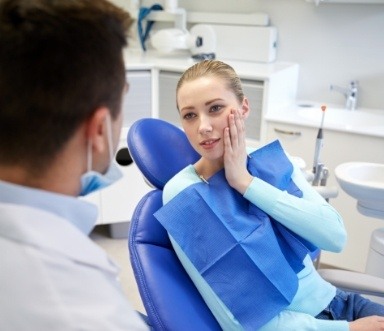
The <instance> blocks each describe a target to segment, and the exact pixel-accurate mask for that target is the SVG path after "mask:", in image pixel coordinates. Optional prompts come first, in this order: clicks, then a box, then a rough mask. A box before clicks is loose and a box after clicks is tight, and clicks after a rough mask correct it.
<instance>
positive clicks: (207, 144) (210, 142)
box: [200, 138, 220, 149]
mask: <svg viewBox="0 0 384 331" xmlns="http://www.w3.org/2000/svg"><path fill="white" fill-rule="evenodd" d="M219 140H220V138H217V139H206V140H203V141H202V142H200V146H201V147H203V148H204V149H211V148H213V147H215V146H216V144H217V142H218V141H219Z"/></svg>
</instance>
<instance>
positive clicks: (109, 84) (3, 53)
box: [0, 0, 148, 331]
mask: <svg viewBox="0 0 384 331" xmlns="http://www.w3.org/2000/svg"><path fill="white" fill-rule="evenodd" d="M131 24H132V19H131V17H130V16H129V14H128V13H126V12H124V11H122V10H120V9H118V8H117V7H115V6H113V5H112V4H110V3H109V2H107V1H106V0H0V251H1V255H0V293H1V295H0V330H16V331H22V330H39V331H42V330H66V331H67V330H75V329H76V330H114V331H116V330H129V331H131V330H147V329H148V326H147V325H146V324H145V323H143V321H142V319H141V318H140V317H139V315H138V314H137V313H136V312H135V311H134V310H133V309H132V308H131V306H130V304H129V303H128V302H127V300H126V298H125V297H124V294H123V292H122V290H121V287H120V284H119V282H118V280H117V268H116V266H115V265H114V264H113V263H112V262H111V261H110V260H109V259H108V257H107V256H106V254H105V252H104V251H102V250H101V249H100V248H99V247H98V246H97V245H96V244H94V243H93V242H92V241H91V240H90V239H89V238H88V234H89V232H90V231H91V230H92V228H93V227H94V225H95V221H96V214H97V210H96V207H95V206H93V205H91V204H89V203H87V202H84V201H82V200H81V199H78V196H80V195H85V194H87V193H89V192H90V191H92V190H95V189H100V188H101V187H103V186H106V185H108V184H110V183H112V182H113V181H114V180H116V178H118V175H119V174H118V173H117V172H116V168H114V165H113V163H112V158H113V155H114V152H115V149H116V146H117V142H118V138H119V134H120V129H121V123H122V114H121V105H122V98H123V94H124V92H125V90H126V82H125V70H124V62H123V57H122V50H123V48H124V47H125V46H126V33H127V31H128V28H129V27H130V26H131Z"/></svg>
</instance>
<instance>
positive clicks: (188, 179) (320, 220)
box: [163, 165, 349, 331]
mask: <svg viewBox="0 0 384 331" xmlns="http://www.w3.org/2000/svg"><path fill="white" fill-rule="evenodd" d="M292 180H293V181H294V183H295V184H296V185H297V186H298V187H299V188H300V190H301V191H302V192H303V197H302V198H298V197H295V196H293V195H290V194H288V193H287V192H285V191H281V190H279V189H277V188H275V187H274V186H272V185H270V184H268V183H266V182H264V181H262V180H261V179H259V178H256V177H255V178H253V180H252V182H251V183H250V185H249V187H248V188H247V190H246V192H245V194H244V198H246V199H247V200H249V201H250V202H251V203H253V204H255V205H256V206H257V207H259V208H260V209H262V210H264V211H265V212H266V213H267V214H269V215H270V216H271V217H273V218H274V219H275V220H276V221H278V222H280V223H281V224H283V225H284V226H286V227H287V228H289V229H291V230H292V231H294V232H295V233H297V234H298V235H300V236H302V237H303V238H305V239H307V240H308V241H310V242H312V243H313V244H314V245H316V246H317V247H319V248H320V249H322V250H327V251H332V252H339V251H341V249H342V248H343V247H344V244H345V241H346V232H345V228H344V225H343V220H342V218H341V216H340V215H339V214H338V213H337V211H336V210H335V209H334V208H333V207H332V206H331V205H329V204H328V203H327V202H326V201H325V200H324V199H323V197H321V196H320V195H319V194H318V193H317V192H316V191H315V190H314V189H313V187H312V186H311V185H310V184H309V183H308V182H307V180H306V179H305V178H304V176H303V174H302V172H301V170H300V169H299V168H298V167H297V166H295V165H294V170H293V173H292ZM199 181H201V179H200V178H199V176H198V175H197V174H196V172H195V169H194V167H193V166H192V165H189V166H187V167H186V168H184V169H183V170H182V171H180V172H179V173H178V174H177V175H176V176H175V177H173V178H172V179H171V180H170V181H169V182H168V183H167V184H166V186H165V187H164V192H163V203H164V204H166V203H167V202H168V201H170V200H171V199H172V198H173V197H174V196H176V195H177V194H178V193H179V192H181V191H182V190H184V189H185V188H187V187H188V186H190V185H192V184H194V183H197V182H199ZM170 239H171V242H172V245H173V247H174V249H175V252H176V254H177V256H178V258H179V259H180V262H181V263H182V265H183V266H184V268H185V270H186V272H187V273H188V275H189V276H190V277H191V279H192V281H193V282H194V284H195V286H196V287H197V289H198V291H199V292H200V294H201V295H202V297H203V298H204V300H205V302H206V303H207V306H208V307H209V308H210V310H211V311H212V313H213V315H214V316H215V318H216V319H217V321H218V323H219V324H220V326H221V327H222V329H223V330H224V331H241V330H244V328H243V327H242V326H241V325H240V324H239V322H238V321H237V320H236V319H235V317H234V316H233V315H232V313H231V312H230V310H229V309H228V308H227V307H226V306H225V305H224V303H223V302H222V301H221V300H220V299H219V298H218V297H217V296H216V294H215V293H214V292H213V290H212V289H211V288H210V286H209V285H208V283H207V282H206V281H205V280H204V279H203V277H202V276H201V275H200V274H199V272H198V271H197V269H196V268H195V267H194V266H193V264H192V263H191V261H190V260H189V259H188V257H187V256H186V255H185V254H184V252H183V251H182V250H181V248H180V247H179V245H178V244H177V243H176V242H175V240H173V238H172V237H171V238H170ZM213 240H214V239H213ZM197 249H198V248H197ZM266 258H268V257H266ZM304 265H305V268H304V269H303V270H301V271H300V272H299V273H298V279H299V287H298V290H297V293H296V295H295V296H294V298H293V300H292V302H291V304H290V305H289V306H288V307H287V308H286V309H284V310H283V311H282V312H280V313H279V314H278V315H277V316H276V317H275V318H273V319H272V320H271V321H269V322H268V323H267V324H265V325H264V326H263V327H262V328H260V329H259V330H260V331H280V330H282V331H283V330H284V331H298V330H300V331H315V330H316V331H348V330H349V326H348V322H347V321H327V320H319V319H316V318H315V316H316V315H318V314H319V313H320V312H321V311H323V310H324V309H325V308H326V307H327V306H328V304H329V303H330V302H331V300H332V299H333V298H334V296H335V293H336V288H335V287H334V286H333V285H331V284H330V283H328V282H326V281H325V280H323V279H322V278H321V277H320V275H319V274H318V272H317V271H316V269H315V268H314V266H313V263H312V260H311V258H310V256H307V257H306V258H305V260H304Z"/></svg>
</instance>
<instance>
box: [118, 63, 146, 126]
mask: <svg viewBox="0 0 384 331" xmlns="http://www.w3.org/2000/svg"><path fill="white" fill-rule="evenodd" d="M126 76H127V78H126V79H127V82H128V83H129V91H128V93H127V94H126V95H125V96H124V100H123V116H124V119H123V126H125V127H129V126H131V125H132V123H134V122H135V121H137V120H138V119H140V118H143V117H151V110H152V90H151V86H152V83H151V72H150V71H149V70H140V71H135V70H129V71H127V74H126Z"/></svg>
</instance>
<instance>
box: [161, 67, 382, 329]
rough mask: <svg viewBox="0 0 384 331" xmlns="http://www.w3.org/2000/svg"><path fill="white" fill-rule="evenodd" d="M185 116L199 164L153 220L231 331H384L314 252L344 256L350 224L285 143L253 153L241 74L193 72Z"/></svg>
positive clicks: (372, 306) (185, 83) (186, 79)
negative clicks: (320, 267) (322, 270)
mask: <svg viewBox="0 0 384 331" xmlns="http://www.w3.org/2000/svg"><path fill="white" fill-rule="evenodd" d="M177 107H178V110H179V113H180V118H181V123H182V127H183V129H184V131H185V133H186V135H187V137H188V140H189V141H190V143H191V145H192V146H193V147H194V149H195V150H196V151H197V152H198V153H199V154H200V155H201V158H200V159H199V160H198V161H197V162H196V163H195V164H193V165H189V166H187V167H186V168H185V169H183V170H182V171H181V172H179V173H178V174H177V175H176V176H175V177H173V178H172V179H171V180H170V181H169V182H168V183H167V185H166V186H165V188H164V193H163V202H164V207H163V208H162V209H160V211H159V212H158V213H157V214H155V216H156V217H157V218H158V220H159V221H160V222H161V223H162V224H163V225H164V227H165V228H166V229H167V231H168V233H169V235H170V238H171V241H172V244H173V246H174V248H175V251H176V253H177V255H178V257H179V259H180V261H181V263H182V264H183V266H184V268H185V269H186V271H187V273H188V274H189V275H190V277H191V279H192V280H193V282H194V283H195V285H196V287H197V288H198V290H199V292H200V293H201V295H202V297H203V298H204V300H205V302H206V303H207V305H208V307H209V308H210V309H211V311H212V313H213V314H214V315H215V317H216V319H217V320H218V322H219V324H220V325H221V327H222V328H223V330H256V329H259V330H263V331H264V330H273V331H278V330H284V331H287V330H295V331H297V330H332V331H338V330H340V331H341V330H342V331H344V330H352V331H354V330H356V331H357V330H384V318H383V317H379V316H376V315H380V316H384V307H382V306H380V305H378V304H376V303H373V302H371V301H368V300H366V299H363V298H362V297H361V296H359V295H356V294H351V293H345V292H342V291H339V290H338V289H336V288H335V287H334V286H333V285H331V284H329V283H327V282H326V281H324V280H323V279H322V278H321V277H320V276H319V274H318V273H317V271H316V270H315V268H314V266H313V263H312V261H311V258H310V256H309V252H310V250H311V249H312V248H313V247H314V246H315V247H319V248H320V249H322V250H328V251H332V252H339V251H341V249H342V248H343V246H344V243H345V241H346V233H345V229H344V225H343V221H342V218H341V216H340V215H339V214H338V213H337V212H336V211H335V210H334V209H333V208H332V207H331V206H330V205H329V204H328V203H327V202H326V201H325V200H324V199H323V198H322V197H321V196H320V195H319V194H318V193H317V192H316V191H315V190H313V188H312V187H311V185H310V184H309V183H308V182H307V181H306V180H305V178H304V177H303V175H302V174H301V171H300V169H298V167H296V166H294V165H293V164H292V163H291V162H290V161H289V158H288V157H287V156H286V154H285V153H284V151H282V149H281V146H280V145H279V143H278V142H275V143H272V144H270V145H267V146H265V147H263V148H260V149H258V150H256V151H251V150H250V149H249V148H247V147H246V141H245V126H244V121H245V120H246V118H247V117H248V115H249V112H250V106H249V103H248V100H247V98H246V97H245V96H244V94H243V91H242V86H241V81H240V79H239V77H238V76H237V74H236V73H235V71H234V70H233V68H232V67H230V66H229V65H227V64H225V63H223V62H220V61H215V60H208V61H202V62H199V63H197V64H195V65H193V66H192V67H191V68H189V69H188V70H187V71H186V72H185V73H184V74H183V75H182V77H181V78H180V80H179V83H178V85H177ZM232 221H233V222H232ZM218 224H219V225H218ZM255 224H257V225H255ZM228 233H230V234H231V235H228ZM245 233H246V234H245ZM244 234H245V235H244ZM234 238H235V239H234ZM231 245H232V246H231ZM271 284H272V285H271Z"/></svg>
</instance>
